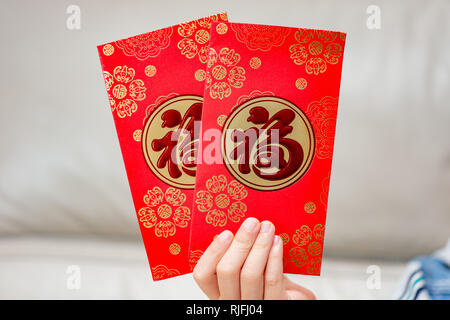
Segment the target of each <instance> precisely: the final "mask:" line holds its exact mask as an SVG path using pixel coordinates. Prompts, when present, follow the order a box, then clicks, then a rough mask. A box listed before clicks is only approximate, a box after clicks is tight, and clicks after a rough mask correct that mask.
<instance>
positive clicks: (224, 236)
mask: <svg viewBox="0 0 450 320" xmlns="http://www.w3.org/2000/svg"><path fill="white" fill-rule="evenodd" d="M232 237H233V233H231V231H230V230H225V231H223V232H222V233H221V234H219V235H218V236H217V238H219V240H220V241H222V242H228V241H230V240H231V238H232Z"/></svg>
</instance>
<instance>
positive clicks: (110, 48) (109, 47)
mask: <svg viewBox="0 0 450 320" xmlns="http://www.w3.org/2000/svg"><path fill="white" fill-rule="evenodd" d="M113 53H114V47H113V46H112V45H111V44H105V45H104V46H103V54H104V55H105V56H110V55H112V54H113Z"/></svg>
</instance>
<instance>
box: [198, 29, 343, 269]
mask: <svg viewBox="0 0 450 320" xmlns="http://www.w3.org/2000/svg"><path fill="white" fill-rule="evenodd" d="M344 43H345V34H344V33H339V32H332V31H322V30H310V29H297V28H285V27H273V26H263V25H251V24H239V23H223V22H221V23H213V24H212V27H211V40H210V53H209V60H208V67H207V74H206V78H205V92H204V106H203V114H202V131H203V132H202V134H203V141H202V144H203V146H202V151H203V153H202V159H201V163H199V164H198V166H197V177H196V185H195V193H196V198H195V203H194V208H193V215H194V216H193V223H192V230H191V245H190V251H191V257H190V259H191V261H192V262H193V263H195V262H196V261H197V260H198V258H199V256H200V255H201V254H202V252H203V251H204V250H205V249H206V247H207V246H208V245H209V243H210V242H211V240H212V239H213V237H214V236H215V235H216V234H218V233H220V232H221V231H223V230H224V229H230V230H232V231H233V232H234V231H236V230H237V228H238V227H239V226H240V224H241V223H242V221H243V220H244V219H245V218H247V217H250V216H254V217H257V218H259V219H260V220H263V219H267V220H270V221H272V222H274V224H275V227H276V232H277V233H278V234H280V236H281V237H282V239H283V243H284V259H285V261H284V264H285V272H288V273H300V274H311V275H319V274H320V268H321V261H322V250H323V240H324V231H325V217H326V209H327V199H328V188H329V182H330V170H331V162H332V155H333V143H334V133H335V125H336V114H337V106H338V97H339V86H340V78H341V68H342V58H343V51H344ZM252 128H255V129H260V130H262V129H266V131H264V130H262V131H258V132H260V135H259V138H260V139H261V140H260V141H264V140H265V139H264V137H266V139H267V137H272V133H273V132H275V131H274V130H273V129H278V133H279V140H278V142H276V141H275V140H270V142H271V143H272V147H271V149H270V150H269V151H270V152H269V153H267V152H264V150H263V149H262V148H261V147H260V146H259V144H258V143H255V141H256V140H252V139H251V137H246V136H245V135H244V134H243V133H249V134H250V133H251V132H252V130H253V132H257V131H256V130H254V129H252ZM244 130H247V131H244ZM217 132H218V134H217ZM264 132H265V133H266V134H267V136H264ZM211 137H214V138H211ZM233 139H235V140H233ZM210 140H212V141H213V142H211V141H210ZM252 141H253V142H252ZM266 141H267V140H266ZM214 144H215V146H216V148H215V150H216V151H217V150H218V151H217V152H216V153H214V152H213V151H212V150H213V149H214ZM266 151H267V150H266ZM276 154H277V155H278V156H277V157H275V158H272V159H278V160H279V167H273V166H271V165H270V164H269V165H268V163H267V161H266V160H267V155H276ZM256 155H258V156H256ZM249 159H252V160H253V162H250V160H249ZM220 160H224V162H225V163H217V162H221V161H220ZM233 160H234V161H233ZM247 160H248V161H247ZM211 162H214V163H211ZM268 173H270V174H268Z"/></svg>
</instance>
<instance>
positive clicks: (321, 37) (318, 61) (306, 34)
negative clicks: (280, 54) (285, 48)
mask: <svg viewBox="0 0 450 320" xmlns="http://www.w3.org/2000/svg"><path fill="white" fill-rule="evenodd" d="M337 35H338V33H336V32H332V31H322V30H310V29H299V30H298V31H296V32H295V35H294V37H295V39H296V40H297V42H298V43H295V44H293V45H291V46H290V47H289V52H290V53H291V55H290V57H291V59H292V60H293V62H294V63H295V64H297V65H303V64H304V65H305V71H306V73H308V74H315V75H318V74H320V73H324V72H325V71H326V70H327V65H329V64H331V65H334V64H337V63H338V62H339V59H340V58H341V57H342V52H343V45H342V44H341V43H339V42H340V41H335V40H336V38H337Z"/></svg>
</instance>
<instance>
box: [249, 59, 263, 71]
mask: <svg viewBox="0 0 450 320" xmlns="http://www.w3.org/2000/svg"><path fill="white" fill-rule="evenodd" d="M250 67H252V68H253V69H258V68H259V67H261V59H260V58H258V57H253V58H251V59H250Z"/></svg>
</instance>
